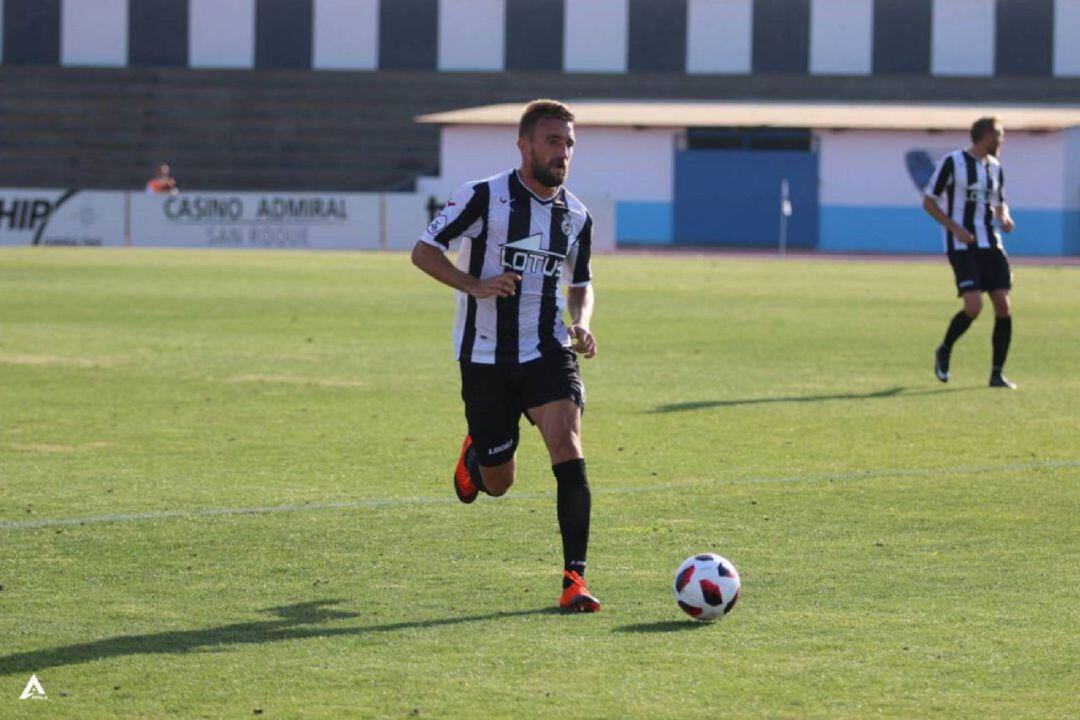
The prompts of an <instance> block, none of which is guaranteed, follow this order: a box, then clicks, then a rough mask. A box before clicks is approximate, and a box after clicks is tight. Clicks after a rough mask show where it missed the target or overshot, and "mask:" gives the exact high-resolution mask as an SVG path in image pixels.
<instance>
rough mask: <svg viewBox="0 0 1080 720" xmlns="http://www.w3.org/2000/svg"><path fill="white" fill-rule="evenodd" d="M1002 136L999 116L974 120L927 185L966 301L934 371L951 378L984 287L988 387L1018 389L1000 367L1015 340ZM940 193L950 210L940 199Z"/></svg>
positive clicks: (927, 204) (928, 206) (930, 207)
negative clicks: (955, 351)
mask: <svg viewBox="0 0 1080 720" xmlns="http://www.w3.org/2000/svg"><path fill="white" fill-rule="evenodd" d="M1004 141H1005V130H1004V128H1003V127H1002V123H1001V118H998V117H984V118H979V119H978V120H976V121H975V123H974V124H973V125H972V126H971V147H969V148H968V149H966V150H954V151H953V152H951V153H949V154H948V155H946V156H945V157H943V158H941V160H940V161H938V164H937V167H936V168H935V169H934V174H933V175H932V176H931V177H930V182H929V183H927V186H926V194H925V197H924V198H923V208H924V209H925V210H926V212H928V213H929V214H930V216H931V217H933V218H934V219H935V220H937V221H938V223H940V224H941V227H942V229H943V233H944V236H945V250H946V253H947V255H948V257H949V263H950V264H951V265H952V269H953V273H954V274H955V276H956V290H957V294H958V295H959V296H960V297H961V298H962V299H963V301H964V307H963V309H962V310H961V311H960V312H958V313H956V315H954V316H953V318H952V320H951V321H950V322H949V329H948V331H947V332H946V333H945V339H944V340H943V341H942V343H941V345H940V346H938V349H937V351H936V352H935V353H934V374H936V375H937V378H938V380H940V381H941V382H948V381H949V360H950V357H951V355H952V348H953V344H955V343H956V341H957V340H958V339H959V338H960V336H961V335H963V334H964V331H965V330H967V329H968V328H969V327H970V326H971V323H972V322H973V321H974V320H975V318H977V317H978V316H979V312H980V311H981V310H982V293H984V292H985V293H989V295H990V301H991V302H992V303H993V305H994V315H995V319H994V334H993V361H992V364H991V370H990V387H996V388H1009V389H1012V390H1015V389H1016V383H1013V382H1011V381H1009V379H1008V378H1006V377H1005V375H1004V374H1003V372H1002V371H1003V369H1004V367H1005V358H1006V356H1007V355H1008V353H1009V342H1010V341H1011V340H1012V317H1011V315H1010V303H1009V290H1010V289H1011V288H1012V272H1011V270H1010V269H1009V259H1008V257H1007V256H1006V255H1005V248H1004V247H1003V246H1002V244H1001V235H1000V234H999V233H998V230H997V228H998V226H1000V227H1001V229H1002V230H1004V231H1005V232H1007V233H1009V232H1012V231H1013V228H1014V227H1015V224H1014V223H1013V220H1012V216H1010V215H1009V206H1008V205H1006V204H1005V192H1004V186H1005V176H1004V174H1003V173H1002V170H1001V163H1000V162H998V153H999V152H1000V150H1001V145H1002V143H1003V142H1004ZM942 194H944V195H945V199H946V204H947V209H946V210H942V209H941V206H940V205H939V204H938V198H939V197H940V196H941V195H942ZM995 221H996V222H995Z"/></svg>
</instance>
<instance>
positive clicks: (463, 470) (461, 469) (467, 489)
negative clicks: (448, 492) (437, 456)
mask: <svg viewBox="0 0 1080 720" xmlns="http://www.w3.org/2000/svg"><path fill="white" fill-rule="evenodd" d="M470 447H472V436H470V435H466V436H465V442H463V443H461V455H460V456H459V457H458V461H457V467H456V468H454V492H456V493H457V497H458V500H460V501H461V502H463V503H465V504H466V505H467V504H469V503H471V502H472V501H473V500H475V499H476V496H477V495H479V494H480V488H478V487H476V485H474V484H473V481H472V478H471V477H470V476H469V464H468V463H467V462H465V455H466V453H468V451H469V448H470Z"/></svg>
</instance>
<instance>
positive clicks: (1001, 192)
mask: <svg viewBox="0 0 1080 720" xmlns="http://www.w3.org/2000/svg"><path fill="white" fill-rule="evenodd" d="M997 204H998V205H1004V204H1005V169H1004V168H1002V167H1001V166H1000V165H998V186H997Z"/></svg>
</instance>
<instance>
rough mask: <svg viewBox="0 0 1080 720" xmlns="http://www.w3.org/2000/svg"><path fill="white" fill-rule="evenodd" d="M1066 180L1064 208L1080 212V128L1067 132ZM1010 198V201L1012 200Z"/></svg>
mask: <svg viewBox="0 0 1080 720" xmlns="http://www.w3.org/2000/svg"><path fill="white" fill-rule="evenodd" d="M1064 145H1065V151H1064V153H1063V154H1064V158H1063V162H1064V163H1065V180H1064V183H1063V184H1062V192H1063V193H1064V195H1065V197H1064V207H1065V208H1066V209H1068V210H1080V128H1069V129H1068V130H1066V131H1065V140H1064ZM1009 185H1010V182H1009V180H1006V181H1005V186H1006V188H1005V192H1006V194H1010V193H1011V188H1010V187H1009ZM1011 199H1012V198H1011V196H1010V200H1011Z"/></svg>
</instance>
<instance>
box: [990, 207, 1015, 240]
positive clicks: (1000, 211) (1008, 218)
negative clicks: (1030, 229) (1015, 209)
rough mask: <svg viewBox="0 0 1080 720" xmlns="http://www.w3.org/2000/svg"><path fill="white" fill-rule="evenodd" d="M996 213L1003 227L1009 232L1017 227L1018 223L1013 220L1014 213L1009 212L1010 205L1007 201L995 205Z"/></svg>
mask: <svg viewBox="0 0 1080 720" xmlns="http://www.w3.org/2000/svg"><path fill="white" fill-rule="evenodd" d="M994 214H995V215H997V219H998V221H999V222H1000V223H1001V229H1002V230H1004V231H1005V232H1007V233H1011V232H1012V231H1013V228H1015V227H1016V223H1014V222H1013V219H1012V215H1010V214H1009V206H1008V205H1006V204H1005V203H1001V204H1000V205H995V206H994Z"/></svg>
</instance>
